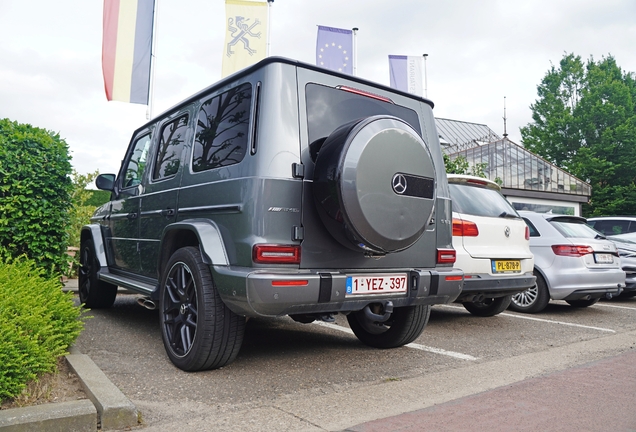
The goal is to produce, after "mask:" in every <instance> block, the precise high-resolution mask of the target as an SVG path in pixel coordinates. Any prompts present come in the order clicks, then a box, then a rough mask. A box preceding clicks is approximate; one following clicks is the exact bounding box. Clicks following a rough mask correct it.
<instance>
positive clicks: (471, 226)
mask: <svg viewBox="0 0 636 432" xmlns="http://www.w3.org/2000/svg"><path fill="white" fill-rule="evenodd" d="M478 235H479V228H477V224H476V223H475V222H471V221H465V220H461V219H456V218H453V236H455V237H477V236H478Z"/></svg>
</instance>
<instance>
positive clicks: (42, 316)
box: [0, 257, 84, 401]
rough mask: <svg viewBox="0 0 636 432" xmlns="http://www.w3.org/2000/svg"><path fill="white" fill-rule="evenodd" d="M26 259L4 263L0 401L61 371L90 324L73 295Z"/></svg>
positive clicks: (0, 292) (0, 285) (0, 290)
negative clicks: (62, 361)
mask: <svg viewBox="0 0 636 432" xmlns="http://www.w3.org/2000/svg"><path fill="white" fill-rule="evenodd" d="M61 288H62V286H61V283H60V282H59V280H58V279H57V278H52V277H46V276H45V275H44V273H43V271H42V270H41V269H39V268H37V267H36V266H35V263H34V262H33V261H31V260H28V259H26V258H24V257H21V258H18V259H16V260H13V259H10V260H5V259H0V401H1V400H4V399H8V398H12V397H15V396H17V395H19V394H20V393H21V392H22V390H23V389H24V388H25V386H26V384H27V382H29V381H31V380H34V379H36V378H37V377H38V376H39V375H41V374H43V373H46V372H52V371H54V370H55V367H56V364H57V359H58V358H59V357H60V356H62V355H65V354H66V353H67V350H68V347H69V346H70V345H71V344H73V343H74V342H75V339H77V336H79V334H80V332H81V330H82V329H83V327H84V323H83V321H82V317H81V313H82V312H81V310H80V308H79V307H77V306H75V305H74V304H73V297H72V293H64V292H63V291H62V289H61Z"/></svg>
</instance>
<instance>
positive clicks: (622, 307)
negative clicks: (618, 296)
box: [594, 303, 636, 311]
mask: <svg viewBox="0 0 636 432" xmlns="http://www.w3.org/2000/svg"><path fill="white" fill-rule="evenodd" d="M594 306H605V307H612V308H617V309H631V310H633V311H636V307H627V306H616V305H611V304H606V303H596V304H595V305H594Z"/></svg>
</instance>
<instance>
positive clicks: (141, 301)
mask: <svg viewBox="0 0 636 432" xmlns="http://www.w3.org/2000/svg"><path fill="white" fill-rule="evenodd" d="M137 304H138V305H139V306H143V307H145V308H146V309H148V310H155V309H157V305H156V304H155V302H153V301H152V300H151V299H150V297H139V298H138V299H137Z"/></svg>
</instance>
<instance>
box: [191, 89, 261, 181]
mask: <svg viewBox="0 0 636 432" xmlns="http://www.w3.org/2000/svg"><path fill="white" fill-rule="evenodd" d="M251 100H252V86H251V85H250V84H243V85H241V86H239V87H237V88H234V89H232V90H230V91H228V92H226V93H223V94H220V95H218V96H215V97H213V98H212V99H209V100H207V101H205V102H204V103H203V105H202V106H201V109H200V110H199V116H198V118H197V130H196V134H195V139H194V148H193V151H192V170H193V171H195V172H198V171H205V170H209V169H212V168H218V167H222V166H227V165H232V164H235V163H239V162H240V161H241V160H243V158H244V157H245V151H246V149H247V144H248V136H249V134H248V128H249V122H250V105H251Z"/></svg>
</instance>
